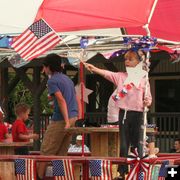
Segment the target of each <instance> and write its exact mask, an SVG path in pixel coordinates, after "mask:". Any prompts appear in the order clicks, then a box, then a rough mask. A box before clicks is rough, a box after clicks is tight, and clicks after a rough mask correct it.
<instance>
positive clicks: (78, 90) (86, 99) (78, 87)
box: [75, 83, 93, 104]
mask: <svg viewBox="0 0 180 180" xmlns="http://www.w3.org/2000/svg"><path fill="white" fill-rule="evenodd" d="M75 90H76V94H77V96H79V97H80V98H81V83H80V84H78V85H76V86H75ZM92 92H93V91H92V90H91V89H87V88H86V87H85V86H84V83H83V96H84V97H83V101H84V102H86V103H87V104H89V100H88V96H89V95H90V94H91V93H92Z"/></svg>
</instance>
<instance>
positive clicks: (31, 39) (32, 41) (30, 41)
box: [18, 33, 37, 54]
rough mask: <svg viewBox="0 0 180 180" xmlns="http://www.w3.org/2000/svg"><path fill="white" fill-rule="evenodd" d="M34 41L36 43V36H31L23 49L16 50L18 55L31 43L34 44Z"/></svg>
mask: <svg viewBox="0 0 180 180" xmlns="http://www.w3.org/2000/svg"><path fill="white" fill-rule="evenodd" d="M32 34H33V33H32ZM35 41H37V37H36V36H32V37H31V38H30V39H29V40H28V41H27V42H26V43H25V44H24V45H23V47H21V49H19V50H18V52H19V54H23V53H25V52H26V51H27V50H28V48H30V47H31V46H32V45H33V43H35Z"/></svg>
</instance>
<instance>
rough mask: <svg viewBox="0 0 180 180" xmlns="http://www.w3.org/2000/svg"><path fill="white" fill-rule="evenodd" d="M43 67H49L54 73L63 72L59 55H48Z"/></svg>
mask: <svg viewBox="0 0 180 180" xmlns="http://www.w3.org/2000/svg"><path fill="white" fill-rule="evenodd" d="M43 65H44V66H46V67H49V69H50V70H51V71H52V72H61V71H62V67H61V57H60V56H58V55H57V54H48V55H47V56H46V57H45V59H44V61H43Z"/></svg>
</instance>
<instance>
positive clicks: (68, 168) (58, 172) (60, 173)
mask: <svg viewBox="0 0 180 180" xmlns="http://www.w3.org/2000/svg"><path fill="white" fill-rule="evenodd" d="M52 166H53V176H54V179H55V180H75V177H74V169H73V166H72V161H71V160H69V159H63V160H53V161H52Z"/></svg>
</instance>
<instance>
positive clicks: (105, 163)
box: [89, 160, 112, 180]
mask: <svg viewBox="0 0 180 180" xmlns="http://www.w3.org/2000/svg"><path fill="white" fill-rule="evenodd" d="M89 168H90V177H91V179H92V180H112V163H111V161H109V160H90V161H89Z"/></svg>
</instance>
